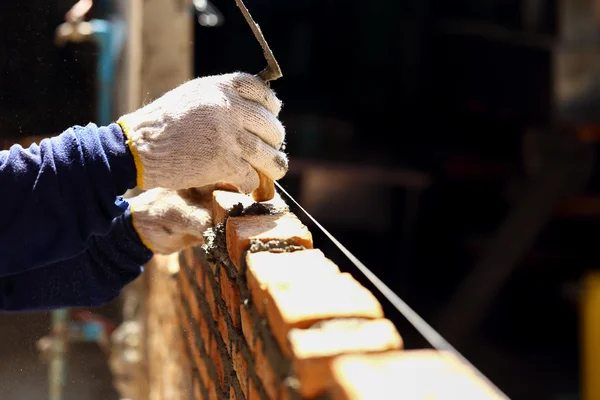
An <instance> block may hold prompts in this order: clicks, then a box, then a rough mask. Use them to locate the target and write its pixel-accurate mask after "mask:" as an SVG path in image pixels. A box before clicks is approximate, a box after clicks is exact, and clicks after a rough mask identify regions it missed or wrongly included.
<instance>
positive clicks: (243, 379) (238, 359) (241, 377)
mask: <svg viewBox="0 0 600 400" xmlns="http://www.w3.org/2000/svg"><path fill="white" fill-rule="evenodd" d="M231 361H232V363H233V369H234V371H235V375H236V376H237V379H238V382H240V386H241V388H242V393H244V397H246V398H248V390H249V388H248V362H247V361H246V359H245V358H244V355H243V354H242V352H241V350H240V349H239V348H238V347H237V346H234V347H233V355H232V358H231Z"/></svg>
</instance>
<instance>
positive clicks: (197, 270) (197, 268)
mask: <svg viewBox="0 0 600 400" xmlns="http://www.w3.org/2000/svg"><path fill="white" fill-rule="evenodd" d="M192 266H193V271H194V277H195V278H196V285H198V287H199V288H200V290H202V291H204V287H205V286H206V274H205V273H204V266H203V265H202V263H201V262H200V261H198V260H196V259H194V263H193V264H192Z"/></svg>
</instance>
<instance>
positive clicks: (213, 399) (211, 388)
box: [207, 379, 219, 400]
mask: <svg viewBox="0 0 600 400" xmlns="http://www.w3.org/2000/svg"><path fill="white" fill-rule="evenodd" d="M207 388H208V400H217V399H219V396H217V383H216V382H214V381H213V380H212V379H210V380H209V381H208V386H207Z"/></svg>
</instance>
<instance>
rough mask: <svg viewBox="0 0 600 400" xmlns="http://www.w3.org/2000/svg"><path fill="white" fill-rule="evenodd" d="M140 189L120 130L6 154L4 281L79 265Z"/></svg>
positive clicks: (1, 202) (88, 131)
mask: <svg viewBox="0 0 600 400" xmlns="http://www.w3.org/2000/svg"><path fill="white" fill-rule="evenodd" d="M135 185H136V168H135V163H134V161H133V156H132V155H131V153H130V151H129V149H128V147H127V144H126V139H125V135H124V134H123V132H122V130H121V127H120V126H119V125H117V124H111V125H109V126H107V127H100V128H99V127H97V126H96V125H94V124H89V125H87V126H85V127H81V126H76V127H73V128H71V129H68V130H67V131H65V132H63V133H62V134H61V135H59V136H57V137H54V138H51V139H44V140H42V141H41V142H40V145H39V146H38V145H37V144H33V145H32V146H31V147H29V148H28V149H23V148H22V147H21V146H19V145H14V146H12V147H11V148H10V150H5V151H1V152H0V221H2V228H0V255H1V256H0V277H3V276H7V275H11V274H17V273H21V272H24V271H27V270H30V269H32V268H37V267H40V266H43V265H48V264H51V263H54V262H57V261H61V260H66V259H69V258H72V257H74V256H76V255H78V254H81V253H82V252H83V251H85V249H86V246H87V242H88V240H89V239H90V237H92V236H93V235H104V234H106V233H107V232H108V231H109V229H110V226H111V222H112V220H113V219H114V218H116V217H118V216H120V215H122V214H123V212H124V211H125V210H126V209H127V206H128V205H127V202H125V201H124V200H123V199H122V198H120V197H119V196H120V195H122V194H123V193H125V192H126V191H127V190H128V189H131V188H133V187H135Z"/></svg>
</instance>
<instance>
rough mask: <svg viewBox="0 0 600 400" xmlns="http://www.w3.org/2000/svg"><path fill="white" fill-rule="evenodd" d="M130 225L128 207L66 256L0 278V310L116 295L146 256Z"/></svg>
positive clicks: (87, 303) (100, 300)
mask: <svg viewBox="0 0 600 400" xmlns="http://www.w3.org/2000/svg"><path fill="white" fill-rule="evenodd" d="M152 255H153V254H152V252H151V251H150V250H149V249H148V248H147V247H146V246H144V245H143V244H142V242H141V240H140V238H139V236H138V234H137V232H136V231H135V229H134V227H133V224H132V219H131V213H130V211H129V210H126V211H125V212H124V214H123V215H121V216H119V217H117V218H115V219H114V220H113V222H112V224H111V229H110V231H109V233H108V234H107V235H104V236H93V237H92V238H91V239H90V241H89V243H88V249H87V250H86V251H85V252H84V253H82V254H80V255H78V256H76V257H74V258H71V259H69V260H65V261H60V262H57V263H54V264H51V265H48V266H44V267H40V268H37V269H35V270H31V271H27V272H24V273H20V274H16V275H12V276H8V277H5V278H0V310H4V311H41V310H52V309H56V308H63V307H70V308H72V307H97V306H100V305H103V304H105V303H107V302H109V301H111V300H113V299H114V298H116V297H117V296H118V295H119V293H120V292H121V290H122V289H123V287H125V286H126V285H127V284H129V283H130V282H132V281H133V280H134V279H136V278H137V277H138V276H139V275H140V274H141V273H142V271H143V267H142V266H143V265H145V264H146V263H147V262H148V261H149V260H150V259H151V258H152Z"/></svg>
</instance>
